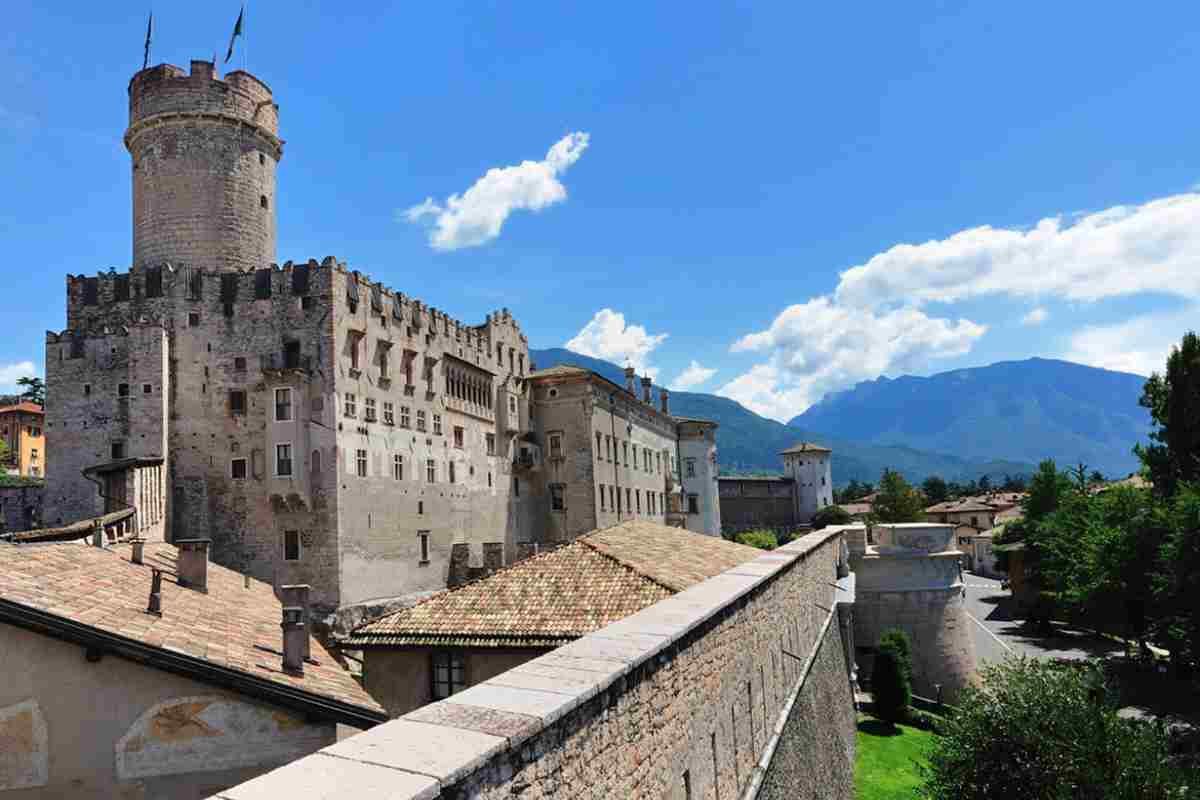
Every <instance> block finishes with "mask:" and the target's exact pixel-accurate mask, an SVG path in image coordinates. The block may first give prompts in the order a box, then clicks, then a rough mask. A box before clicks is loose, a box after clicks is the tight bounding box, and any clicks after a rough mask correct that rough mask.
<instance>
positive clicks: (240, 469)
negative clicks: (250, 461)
mask: <svg viewBox="0 0 1200 800" xmlns="http://www.w3.org/2000/svg"><path fill="white" fill-rule="evenodd" d="M229 477H231V478H233V479H234V480H235V481H244V480H246V459H244V458H235V459H233V460H232V461H230V462H229Z"/></svg>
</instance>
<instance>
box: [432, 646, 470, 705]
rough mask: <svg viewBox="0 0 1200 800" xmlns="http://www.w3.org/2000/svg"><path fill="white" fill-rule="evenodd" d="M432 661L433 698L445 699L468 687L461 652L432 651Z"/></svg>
mask: <svg viewBox="0 0 1200 800" xmlns="http://www.w3.org/2000/svg"><path fill="white" fill-rule="evenodd" d="M429 657H430V659H431V661H432V665H433V666H432V669H431V675H432V677H433V699H434V700H443V699H445V698H447V697H449V696H450V695H452V694H454V693H455V692H461V691H462V690H463V689H465V688H467V684H466V679H465V674H466V670H465V669H464V667H463V657H462V654H461V653H457V652H451V651H448V650H439V651H435V652H433V653H430V656H429Z"/></svg>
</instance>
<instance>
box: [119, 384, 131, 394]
mask: <svg viewBox="0 0 1200 800" xmlns="http://www.w3.org/2000/svg"><path fill="white" fill-rule="evenodd" d="M117 397H129V384H128V383H118V384H117Z"/></svg>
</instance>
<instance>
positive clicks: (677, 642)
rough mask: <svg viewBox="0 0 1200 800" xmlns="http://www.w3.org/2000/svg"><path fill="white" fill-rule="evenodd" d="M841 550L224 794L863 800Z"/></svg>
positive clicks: (818, 553)
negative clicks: (856, 799) (843, 621)
mask: <svg viewBox="0 0 1200 800" xmlns="http://www.w3.org/2000/svg"><path fill="white" fill-rule="evenodd" d="M840 554H841V537H840V534H839V533H837V532H834V533H826V532H824V531H822V532H818V533H814V534H811V535H809V536H806V537H803V538H801V539H798V540H797V541H795V542H792V543H791V544H789V545H787V546H785V547H783V548H780V549H779V550H776V551H773V552H771V553H768V554H764V555H763V556H760V557H759V558H757V559H756V560H754V561H750V562H747V563H745V564H743V565H741V566H738V567H735V568H733V569H731V570H729V571H727V572H725V573H723V574H721V575H718V576H716V577H714V578H711V579H709V580H707V581H705V582H703V583H701V584H698V585H696V586H694V587H692V588H690V589H688V590H686V591H684V592H681V593H679V594H677V595H674V596H672V597H670V598H668V599H666V600H664V601H662V602H660V603H657V604H655V605H654V606H651V607H650V608H647V609H645V610H643V611H641V612H639V613H637V614H634V615H633V616H631V617H627V618H626V619H623V620H621V621H619V622H617V623H615V624H613V625H610V626H608V627H606V628H603V629H601V630H599V631H597V632H595V633H593V634H591V635H588V636H585V637H583V638H582V639H580V640H578V641H576V642H573V643H571V644H569V645H566V646H564V647H561V648H559V649H557V650H554V651H552V652H550V653H548V654H546V655H544V656H540V657H539V658H536V659H533V660H532V661H528V662H526V663H524V664H522V665H520V666H518V667H516V668H514V669H511V670H508V671H507V672H504V673H501V674H499V675H497V676H495V677H494V678H491V679H489V680H487V681H485V682H484V683H481V684H478V685H476V686H472V687H471V688H469V689H467V690H465V691H463V692H460V693H458V694H456V695H454V696H452V697H450V698H448V699H446V700H443V701H440V702H437V703H433V704H431V705H428V706H425V707H423V708H421V709H418V710H417V711H414V712H412V713H410V714H408V715H406V716H404V717H401V718H399V719H396V720H393V721H391V722H388V723H385V724H383V725H381V726H379V727H377V728H375V729H373V730H371V731H368V732H366V733H363V734H360V735H358V736H355V737H352V738H350V739H348V740H346V741H344V742H342V743H340V744H338V745H335V746H333V747H330V748H326V749H325V750H323V751H320V752H319V753H316V754H314V755H312V756H309V757H307V758H304V759H301V760H299V761H297V762H294V763H292V764H290V765H288V766H286V767H284V768H282V769H280V770H277V771H275V772H273V773H269V774H267V775H264V776H262V777H261V778H258V779H256V780H254V781H250V782H248V783H246V784H243V785H242V786H240V787H234V788H233V789H230V790H228V791H227V792H225V793H222V794H221V795H220V796H221V797H222V798H229V800H238V799H239V798H247V797H268V796H288V797H301V798H303V797H319V796H326V794H327V793H331V792H334V791H338V792H341V793H345V794H346V795H347V796H354V797H356V798H362V800H372V798H383V797H388V798H392V800H400V799H401V798H418V797H419V798H434V797H440V798H446V800H450V799H451V798H455V799H457V798H467V797H472V798H483V799H484V800H491V799H492V798H501V797H505V798H507V797H512V796H513V795H514V794H520V795H521V796H522V797H525V798H530V799H531V800H536V799H540V798H551V797H554V798H575V797H596V798H599V797H621V798H626V797H629V798H641V797H647V798H678V800H685V798H711V797H723V798H735V797H741V796H744V795H743V793H744V792H748V791H749V792H753V791H757V792H758V794H759V796H765V797H821V798H847V799H848V798H850V797H852V796H853V785H852V784H853V779H852V776H853V768H854V724H855V711H854V704H853V703H854V701H853V694H852V691H851V684H850V675H849V670H848V664H847V662H846V656H845V650H844V643H843V642H842V639H841V635H840V631H841V626H840V625H839V624H838V616H839V612H838V611H837V609H838V605H837V600H836V598H835V589H834V588H833V582H834V581H836V580H837V571H838V570H837V566H838V563H839V559H840V557H841V556H840ZM785 650H786V651H787V652H789V653H791V654H793V655H796V656H798V657H799V659H797V658H792V657H789V656H787V655H785V654H784V651H785ZM751 787H754V788H753V789H752V788H751Z"/></svg>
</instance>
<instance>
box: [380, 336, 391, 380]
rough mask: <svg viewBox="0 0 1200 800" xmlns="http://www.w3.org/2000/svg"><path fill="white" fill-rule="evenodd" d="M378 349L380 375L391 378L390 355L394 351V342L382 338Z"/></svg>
mask: <svg viewBox="0 0 1200 800" xmlns="http://www.w3.org/2000/svg"><path fill="white" fill-rule="evenodd" d="M377 349H378V351H379V377H381V378H390V377H391V376H390V375H389V374H388V366H389V365H388V356H389V355H391V352H392V343H391V342H385V341H382V340H381V341H380V342H379V346H378V348H377Z"/></svg>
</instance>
